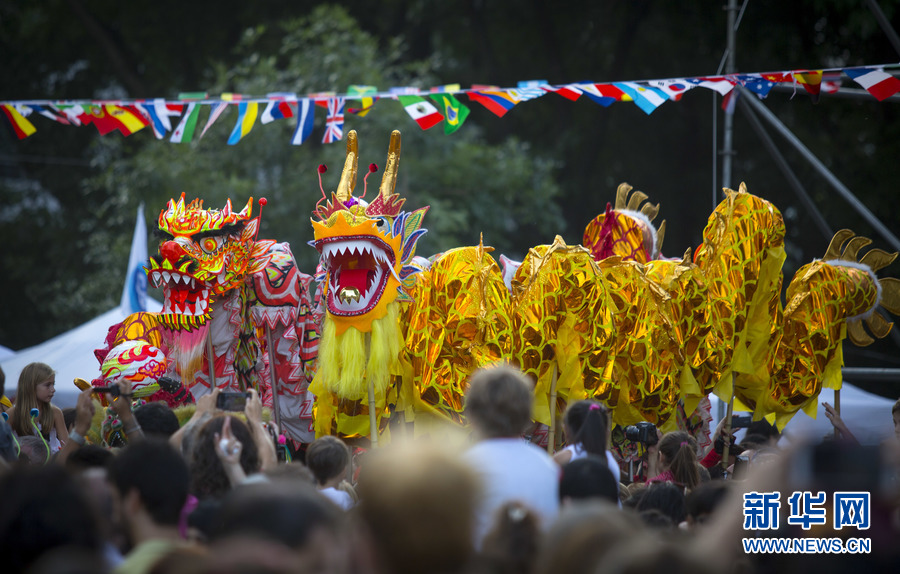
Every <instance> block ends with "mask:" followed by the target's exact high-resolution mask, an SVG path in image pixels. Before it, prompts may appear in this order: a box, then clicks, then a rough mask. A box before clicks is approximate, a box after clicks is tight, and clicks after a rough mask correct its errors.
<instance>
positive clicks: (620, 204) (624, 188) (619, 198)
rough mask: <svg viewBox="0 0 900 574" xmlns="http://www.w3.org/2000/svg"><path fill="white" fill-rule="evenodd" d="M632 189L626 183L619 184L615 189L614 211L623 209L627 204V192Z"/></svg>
mask: <svg viewBox="0 0 900 574" xmlns="http://www.w3.org/2000/svg"><path fill="white" fill-rule="evenodd" d="M632 189H634V188H633V187H631V186H630V185H628V184H627V183H620V184H619V187H618V188H617V189H616V209H625V206H626V205H627V203H628V192H630V191H631V190H632Z"/></svg>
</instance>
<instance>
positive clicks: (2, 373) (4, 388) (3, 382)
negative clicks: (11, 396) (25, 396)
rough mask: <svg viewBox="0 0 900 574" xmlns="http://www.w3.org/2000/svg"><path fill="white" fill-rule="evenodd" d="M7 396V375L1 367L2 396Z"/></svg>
mask: <svg viewBox="0 0 900 574" xmlns="http://www.w3.org/2000/svg"><path fill="white" fill-rule="evenodd" d="M5 394H6V373H4V372H3V368H2V367H0V396H3V395H5Z"/></svg>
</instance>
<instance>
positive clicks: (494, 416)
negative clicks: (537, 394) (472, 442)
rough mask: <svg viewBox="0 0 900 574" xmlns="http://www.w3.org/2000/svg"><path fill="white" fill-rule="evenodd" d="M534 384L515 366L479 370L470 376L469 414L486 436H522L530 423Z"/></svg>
mask: <svg viewBox="0 0 900 574" xmlns="http://www.w3.org/2000/svg"><path fill="white" fill-rule="evenodd" d="M533 387H534V385H532V384H531V381H529V379H528V377H526V376H525V375H524V374H523V373H522V371H520V370H519V369H516V368H515V367H510V366H508V365H499V366H496V367H487V368H481V369H478V370H477V371H475V373H474V374H473V375H472V377H471V378H470V379H469V390H468V391H466V407H465V408H466V416H467V417H468V418H469V420H470V421H471V422H472V424H474V425H475V426H476V427H477V428H478V430H479V431H481V432H482V433H483V434H484V435H485V436H487V437H490V438H496V437H511V436H517V435H520V434H521V433H522V431H524V430H525V427H526V426H527V425H528V423H530V422H531V403H532V401H533V400H534V398H533V396H532V389H533Z"/></svg>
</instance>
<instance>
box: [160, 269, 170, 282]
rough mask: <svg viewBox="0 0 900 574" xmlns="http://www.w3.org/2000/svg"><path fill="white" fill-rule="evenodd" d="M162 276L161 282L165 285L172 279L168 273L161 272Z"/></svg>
mask: <svg viewBox="0 0 900 574" xmlns="http://www.w3.org/2000/svg"><path fill="white" fill-rule="evenodd" d="M162 276H163V282H165V283H168V282H169V280H170V279H171V278H172V274H171V273H169V272H168V271H163V272H162Z"/></svg>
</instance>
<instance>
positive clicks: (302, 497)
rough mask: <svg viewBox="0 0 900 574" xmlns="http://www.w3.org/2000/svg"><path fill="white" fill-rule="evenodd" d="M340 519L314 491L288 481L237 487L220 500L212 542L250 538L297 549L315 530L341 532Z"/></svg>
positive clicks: (336, 510) (308, 540) (340, 516)
mask: <svg viewBox="0 0 900 574" xmlns="http://www.w3.org/2000/svg"><path fill="white" fill-rule="evenodd" d="M343 527H344V522H343V516H342V514H341V512H340V510H339V509H337V508H336V507H334V506H333V505H332V504H329V503H328V501H327V500H326V499H325V498H324V497H322V496H321V495H319V494H318V493H317V492H316V491H315V489H314V488H312V487H310V486H306V485H302V484H298V483H295V484H292V483H288V482H271V483H265V484H263V483H259V484H248V485H244V486H240V487H238V488H236V489H234V490H232V491H231V492H229V493H228V495H227V496H225V497H224V498H223V499H222V505H221V507H220V508H219V510H218V512H217V513H216V519H215V524H214V525H213V527H212V531H211V534H212V540H213V541H219V540H223V539H227V538H231V537H237V536H241V537H251V538H259V539H262V540H270V541H275V542H278V543H280V544H282V545H284V546H286V547H288V548H292V549H295V550H296V549H300V548H302V547H303V546H305V545H306V544H308V543H309V542H310V541H312V540H314V536H313V535H314V533H315V532H316V531H317V530H318V529H325V530H326V531H328V532H330V533H331V534H333V535H339V534H341V533H342V529H343Z"/></svg>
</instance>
